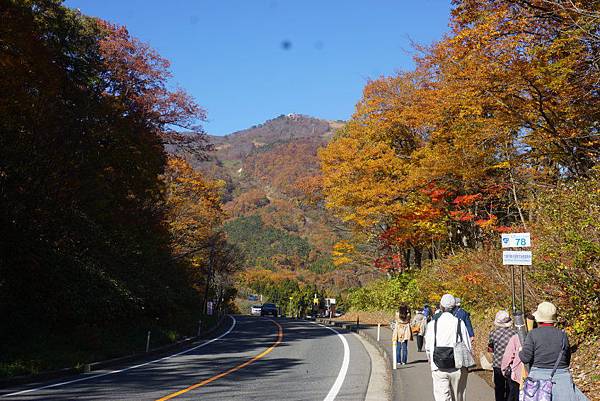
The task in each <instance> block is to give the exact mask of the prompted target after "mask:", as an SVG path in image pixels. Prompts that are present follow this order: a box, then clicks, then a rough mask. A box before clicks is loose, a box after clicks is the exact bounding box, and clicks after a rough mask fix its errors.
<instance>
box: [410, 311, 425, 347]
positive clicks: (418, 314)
mask: <svg viewBox="0 0 600 401" xmlns="http://www.w3.org/2000/svg"><path fill="white" fill-rule="evenodd" d="M410 327H411V330H412V333H413V335H414V336H415V337H416V339H417V351H418V352H423V337H424V336H425V328H426V327H427V318H426V317H425V315H423V311H420V310H417V311H415V316H414V317H413V318H412V320H411V321H410Z"/></svg>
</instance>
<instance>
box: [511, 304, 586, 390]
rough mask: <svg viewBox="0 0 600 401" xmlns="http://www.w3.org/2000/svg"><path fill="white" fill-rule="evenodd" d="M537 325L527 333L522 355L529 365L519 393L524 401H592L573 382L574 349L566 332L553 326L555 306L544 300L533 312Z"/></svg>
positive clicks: (520, 356) (522, 359)
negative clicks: (572, 363) (572, 351)
mask: <svg viewBox="0 0 600 401" xmlns="http://www.w3.org/2000/svg"><path fill="white" fill-rule="evenodd" d="M533 316H534V317H535V320H536V322H537V324H538V327H537V329H533V330H531V331H530V332H529V334H528V335H527V338H526V339H525V343H524V344H523V348H522V350H521V351H520V352H519V358H520V359H521V361H522V362H523V364H526V365H530V366H531V369H530V370H529V377H527V378H526V379H525V382H524V383H523V387H522V389H521V392H520V394H519V399H520V400H521V401H551V400H553V401H586V400H587V401H589V399H588V398H587V397H586V396H585V395H584V394H583V393H582V392H581V391H580V390H579V389H578V388H577V386H576V385H575V383H573V378H572V377H571V372H570V371H569V365H570V362H571V349H570V346H569V339H568V337H567V335H566V333H565V332H564V331H562V330H559V329H558V328H556V327H554V326H555V324H556V321H557V319H556V307H555V306H554V305H553V304H551V303H550V302H542V303H541V304H539V305H538V307H537V310H536V311H535V313H534V314H533Z"/></svg>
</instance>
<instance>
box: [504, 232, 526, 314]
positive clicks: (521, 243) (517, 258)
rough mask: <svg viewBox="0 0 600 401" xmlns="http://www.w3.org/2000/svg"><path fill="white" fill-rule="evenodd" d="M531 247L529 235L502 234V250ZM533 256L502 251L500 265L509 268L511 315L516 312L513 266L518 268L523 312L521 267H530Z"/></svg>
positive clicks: (523, 286)
mask: <svg viewBox="0 0 600 401" xmlns="http://www.w3.org/2000/svg"><path fill="white" fill-rule="evenodd" d="M529 247H531V235H530V233H512V234H502V248H529ZM532 263H533V255H532V253H531V251H523V250H518V251H515V250H510V251H502V264H503V265H505V266H507V265H509V266H510V275H511V287H512V310H513V314H515V313H516V311H517V305H516V303H517V302H516V291H517V290H516V283H515V266H519V273H520V276H521V277H520V279H521V285H520V287H521V291H520V292H521V310H522V311H525V274H524V268H523V266H531V265H532Z"/></svg>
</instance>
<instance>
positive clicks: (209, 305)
mask: <svg viewBox="0 0 600 401" xmlns="http://www.w3.org/2000/svg"><path fill="white" fill-rule="evenodd" d="M206 314H207V315H208V316H212V314H213V303H212V301H208V302H207V303H206Z"/></svg>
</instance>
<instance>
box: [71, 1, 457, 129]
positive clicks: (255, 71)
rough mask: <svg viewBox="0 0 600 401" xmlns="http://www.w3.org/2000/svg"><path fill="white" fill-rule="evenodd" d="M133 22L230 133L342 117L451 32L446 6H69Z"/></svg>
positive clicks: (212, 119) (213, 122)
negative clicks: (415, 46)
mask: <svg viewBox="0 0 600 401" xmlns="http://www.w3.org/2000/svg"><path fill="white" fill-rule="evenodd" d="M65 4H66V5H67V6H69V7H75V8H79V9H81V11H82V12H83V13H84V14H88V15H93V16H97V17H100V18H103V19H106V20H109V21H111V22H113V23H118V24H121V25H125V26H127V28H128V29H129V31H130V33H131V34H132V35H133V36H136V37H138V38H139V39H141V40H142V41H144V42H148V43H149V44H150V45H151V46H152V47H154V48H155V49H156V50H158V52H159V53H160V54H161V55H162V56H163V57H166V58H167V59H169V60H170V61H171V63H172V71H173V74H174V78H173V84H176V85H178V86H180V87H182V88H184V89H186V90H187V91H188V92H189V93H191V94H192V95H193V96H194V97H195V99H196V100H197V101H198V103H200V104H201V105H202V107H204V108H205V109H206V110H207V112H208V120H209V121H208V122H207V123H205V124H204V127H205V129H206V131H207V132H208V133H210V134H216V135H224V134H228V133H231V132H234V131H237V130H241V129H244V128H248V127H250V126H252V125H255V124H259V123H261V122H263V121H265V120H267V119H269V118H273V117H276V116H278V115H280V114H287V113H300V114H307V115H310V116H314V117H319V118H325V119H331V120H337V119H341V120H346V119H348V118H349V117H350V116H351V114H352V112H353V111H354V105H355V104H356V102H357V101H358V100H359V99H360V97H361V93H362V88H363V87H364V85H365V83H366V82H367V80H368V79H372V78H377V77H379V76H381V75H390V74H393V73H394V72H395V71H398V70H407V69H411V68H412V66H413V63H412V56H411V52H412V50H411V45H410V41H411V40H413V41H416V42H419V43H430V42H432V41H435V40H437V39H439V38H441V36H442V35H443V34H444V33H445V32H447V31H448V18H449V12H450V0H389V1H388V0H378V1H366V0H360V1H359V0H237V1H233V0H211V1H208V0H195V1H194V0H187V1H186V0H169V1H164V0H162V1H157V0H144V1H141V0H126V1H124V0H102V1H98V0H68V1H66V2H65Z"/></svg>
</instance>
